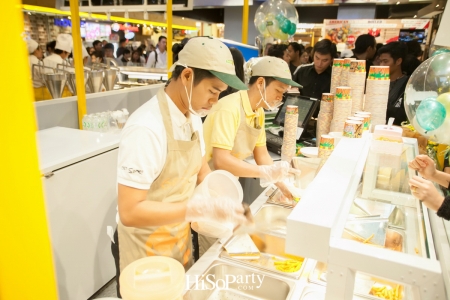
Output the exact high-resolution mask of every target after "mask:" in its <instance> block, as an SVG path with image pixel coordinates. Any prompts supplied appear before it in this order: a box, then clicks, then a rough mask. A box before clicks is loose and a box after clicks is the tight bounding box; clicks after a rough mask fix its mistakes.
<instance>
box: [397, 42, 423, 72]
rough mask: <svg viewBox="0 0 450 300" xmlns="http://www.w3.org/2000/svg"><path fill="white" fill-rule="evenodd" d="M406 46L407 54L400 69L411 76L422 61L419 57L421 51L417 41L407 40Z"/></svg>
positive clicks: (420, 56)
mask: <svg viewBox="0 0 450 300" xmlns="http://www.w3.org/2000/svg"><path fill="white" fill-rule="evenodd" d="M406 47H407V49H408V52H407V53H408V54H407V55H406V58H405V61H404V62H403V66H402V69H403V71H404V72H405V73H406V75H408V76H411V75H412V73H414V71H415V70H416V69H417V68H418V67H419V66H420V64H421V63H422V61H421V59H422V54H423V51H422V47H421V46H420V43H419V42H417V41H410V42H407V43H406Z"/></svg>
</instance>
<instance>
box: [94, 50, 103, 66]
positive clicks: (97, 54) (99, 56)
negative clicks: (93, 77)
mask: <svg viewBox="0 0 450 300" xmlns="http://www.w3.org/2000/svg"><path fill="white" fill-rule="evenodd" d="M104 57H105V54H104V53H103V51H94V52H93V53H92V54H91V63H92V64H101V63H103V58H104Z"/></svg>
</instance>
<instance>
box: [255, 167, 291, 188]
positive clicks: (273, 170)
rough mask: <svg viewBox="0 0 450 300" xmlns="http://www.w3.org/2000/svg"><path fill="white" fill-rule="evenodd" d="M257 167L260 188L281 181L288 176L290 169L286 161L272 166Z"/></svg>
mask: <svg viewBox="0 0 450 300" xmlns="http://www.w3.org/2000/svg"><path fill="white" fill-rule="evenodd" d="M258 167H259V177H260V178H261V181H260V183H261V186H262V187H267V186H269V185H270V184H271V183H277V182H280V181H283V180H284V179H285V178H286V177H287V176H288V173H289V169H290V165H289V163H288V162H287V161H276V162H274V163H273V164H272V165H262V166H258Z"/></svg>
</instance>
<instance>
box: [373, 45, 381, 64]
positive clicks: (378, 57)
mask: <svg viewBox="0 0 450 300" xmlns="http://www.w3.org/2000/svg"><path fill="white" fill-rule="evenodd" d="M383 46H384V45H383V44H381V43H378V44H377V52H376V53H375V56H374V58H373V63H372V65H373V66H379V65H380V54H379V53H378V51H379V50H380V49H381V47H383Z"/></svg>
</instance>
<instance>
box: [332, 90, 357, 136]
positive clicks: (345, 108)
mask: <svg viewBox="0 0 450 300" xmlns="http://www.w3.org/2000/svg"><path fill="white" fill-rule="evenodd" d="M351 91H352V89H351V88H350V87H347V86H343V87H337V88H336V94H335V95H334V109H333V121H331V128H330V131H333V132H334V131H341V132H342V131H343V130H344V122H345V120H346V119H347V117H348V116H351V113H352V98H351Z"/></svg>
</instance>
